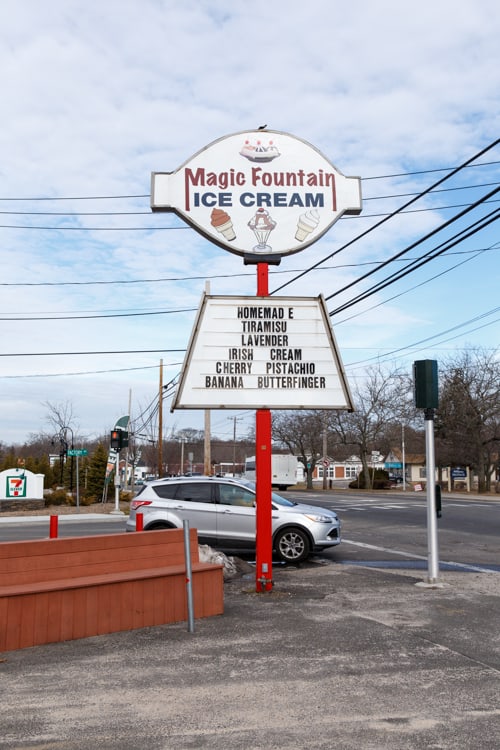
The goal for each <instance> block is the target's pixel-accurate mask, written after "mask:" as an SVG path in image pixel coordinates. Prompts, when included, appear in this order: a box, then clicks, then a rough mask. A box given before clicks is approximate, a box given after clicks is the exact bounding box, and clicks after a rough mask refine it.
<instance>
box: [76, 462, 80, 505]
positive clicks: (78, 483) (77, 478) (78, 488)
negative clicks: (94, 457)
mask: <svg viewBox="0 0 500 750" xmlns="http://www.w3.org/2000/svg"><path fill="white" fill-rule="evenodd" d="M76 507H77V509H78V512H80V475H79V471H78V453H77V454H76Z"/></svg>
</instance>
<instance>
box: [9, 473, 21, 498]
mask: <svg viewBox="0 0 500 750" xmlns="http://www.w3.org/2000/svg"><path fill="white" fill-rule="evenodd" d="M5 494H6V497H26V477H25V476H23V477H7V488H6V492H5Z"/></svg>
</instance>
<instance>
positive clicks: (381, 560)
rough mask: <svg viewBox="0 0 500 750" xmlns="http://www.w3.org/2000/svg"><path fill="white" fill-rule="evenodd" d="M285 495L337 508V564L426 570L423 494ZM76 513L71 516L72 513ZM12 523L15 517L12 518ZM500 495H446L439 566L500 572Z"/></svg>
mask: <svg viewBox="0 0 500 750" xmlns="http://www.w3.org/2000/svg"><path fill="white" fill-rule="evenodd" d="M282 494H283V495H285V496H286V497H288V498H290V499H292V500H297V501H299V502H306V503H309V504H311V505H320V506H323V507H327V508H331V509H333V510H335V511H337V512H338V515H339V517H340V519H341V521H342V538H343V541H342V544H340V545H339V546H338V547H335V548H333V549H331V550H329V551H327V552H324V553H322V555H321V556H322V557H326V558H328V559H330V560H332V561H334V562H336V563H339V564H343V563H344V564H347V563H348V564H364V565H366V564H369V565H374V566H376V567H385V568H390V567H405V568H408V567H414V568H416V569H426V568H427V508H426V498H425V495H415V493H411V494H410V493H403V492H398V491H395V492H393V493H391V494H387V493H379V494H377V493H372V494H363V495H358V494H352V493H349V492H347V491H346V492H341V491H334V492H328V491H327V492H322V491H312V492H304V491H301V492H294V491H289V492H286V493H282ZM76 516H77V514H75V517H76ZM75 517H73V519H72V520H71V518H70V517H68V516H60V517H59V536H61V537H63V536H65V537H67V536H82V535H87V534H110V533H122V532H124V531H125V520H126V519H125V517H116V516H114V517H110V516H103V518H102V519H100V518H98V517H97V516H95V515H94V516H92V517H86V516H85V515H84V514H82V516H81V517H78V520H75ZM16 521H17V519H16ZM499 531H500V499H499V500H496V499H494V498H488V499H484V500H482V499H467V498H464V499H462V498H458V499H457V498H456V497H452V498H448V497H447V496H446V495H444V496H443V513H442V517H441V518H440V519H439V520H438V545H439V559H440V567H441V568H444V567H450V566H451V568H452V569H456V570H460V569H462V570H471V571H472V570H476V571H478V572H480V571H483V570H484V571H488V570H494V571H500V555H499V551H498V549H499V544H498V538H499ZM48 535H49V518H48V517H47V518H46V519H44V520H43V521H39V520H38V521H30V518H29V517H23V518H22V519H20V520H19V522H15V523H11V522H8V523H6V522H4V523H2V520H1V518H0V541H14V540H19V539H40V538H44V537H47V536H48Z"/></svg>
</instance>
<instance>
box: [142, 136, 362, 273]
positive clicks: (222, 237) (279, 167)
mask: <svg viewBox="0 0 500 750" xmlns="http://www.w3.org/2000/svg"><path fill="white" fill-rule="evenodd" d="M151 209H152V210H153V211H173V212H175V213H176V214H178V215H179V216H180V217H181V218H182V219H183V220H184V221H186V222H187V223H188V224H190V225H191V226H192V227H193V228H194V229H196V231H198V232H200V234H202V235H204V236H205V237H206V238H207V239H209V240H210V241H211V242H214V243H215V244H217V245H220V247H223V248H224V249H225V250H229V251H230V252H232V253H235V254H236V255H241V256H244V257H245V258H246V259H247V260H249V261H250V262H260V261H262V262H271V263H272V262H275V263H279V258H280V256H282V255H289V254H291V253H296V252H299V251H300V250H303V249H304V248H305V247H307V246H308V245H310V244H312V243H313V242H316V241H317V240H319V239H320V237H322V236H323V235H324V234H325V232H327V231H328V229H330V227H331V226H332V224H334V222H335V221H337V219H339V218H340V217H341V216H342V215H343V214H359V213H360V211H361V180H360V178H359V177H345V176H344V175H343V174H342V173H341V172H339V171H338V169H336V168H335V167H334V166H333V164H331V163H330V162H329V161H328V159H326V157H325V156H323V154H321V153H320V152H319V151H318V150H317V149H316V148H315V147H314V146H312V145H311V144H309V143H306V141H303V140H301V139H299V138H296V137H295V136H292V135H289V134H288V133H281V132H278V131H271V130H254V131H249V132H243V133H235V134H233V135H229V136H225V137H224V138H220V139H219V140H217V141H214V142H213V143H211V144H209V145H208V146H206V147H205V148H204V149H202V150H201V151H199V152H198V153H197V154H195V155H194V156H193V157H191V159H189V160H188V161H187V162H186V163H185V164H183V165H182V166H181V167H180V168H179V169H178V170H177V171H175V172H153V174H152V177H151ZM273 258H274V260H273ZM276 258H277V260H276ZM259 259H260V260H259Z"/></svg>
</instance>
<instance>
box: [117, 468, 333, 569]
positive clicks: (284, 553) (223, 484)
mask: <svg viewBox="0 0 500 750" xmlns="http://www.w3.org/2000/svg"><path fill="white" fill-rule="evenodd" d="M255 504H256V500H255V484H254V483H253V482H250V481H247V480H244V479H241V480H239V479H238V480H237V479H230V478H227V477H173V478H169V479H159V480H156V481H154V482H150V483H149V484H146V485H144V487H142V489H141V490H140V491H139V492H138V493H137V495H136V496H135V497H134V499H133V500H132V502H131V504H130V516H129V518H128V520H127V531H135V530H136V514H137V512H140V513H142V514H143V528H144V530H145V531H151V530H154V529H169V528H182V526H183V521H188V522H189V525H190V527H191V528H196V529H197V531H198V541H199V542H200V543H201V544H209V545H210V546H212V547H215V548H216V549H231V550H234V549H251V548H255V516H256V510H255ZM271 504H272V536H273V550H274V552H275V555H276V557H277V559H279V560H281V561H283V562H289V563H290V562H293V563H299V562H302V561H303V560H305V559H306V558H307V557H308V556H309V554H310V553H311V552H313V551H319V550H323V549H328V548H329V547H334V546H335V545H337V544H340V540H341V537H340V528H341V524H340V521H339V519H338V517H337V514H336V513H334V512H333V511H331V510H327V509H326V508H318V507H316V506H313V505H304V504H302V503H295V502H292V501H291V500H287V499H286V498H284V497H281V496H280V495H278V494H276V493H275V492H273V493H272V496H271Z"/></svg>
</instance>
